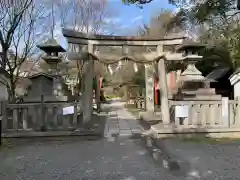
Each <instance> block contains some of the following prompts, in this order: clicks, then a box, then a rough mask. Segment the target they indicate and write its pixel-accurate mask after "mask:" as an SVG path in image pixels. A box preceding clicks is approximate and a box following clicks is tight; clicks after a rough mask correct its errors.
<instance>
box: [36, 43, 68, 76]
mask: <svg viewBox="0 0 240 180" xmlns="http://www.w3.org/2000/svg"><path fill="white" fill-rule="evenodd" d="M37 47H38V48H39V49H41V50H42V51H44V52H45V53H46V55H45V56H44V57H42V58H43V59H44V61H45V62H46V63H47V64H48V65H50V69H49V74H51V75H57V69H58V64H59V62H61V58H60V57H59V56H58V54H59V53H60V52H66V51H65V49H64V48H63V47H62V46H61V45H59V44H58V43H57V41H56V40H55V39H49V40H47V41H46V42H45V43H43V44H40V45H38V46H37Z"/></svg>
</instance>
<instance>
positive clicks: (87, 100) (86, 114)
mask: <svg viewBox="0 0 240 180" xmlns="http://www.w3.org/2000/svg"><path fill="white" fill-rule="evenodd" d="M88 52H89V53H93V45H92V44H88ZM86 66H87V67H86V73H87V74H86V75H85V79H84V81H85V83H84V96H83V102H84V103H83V104H82V108H83V123H86V122H89V121H90V120H91V116H92V109H93V108H92V105H93V77H94V60H93V58H92V56H91V55H89V59H88V61H87V64H86Z"/></svg>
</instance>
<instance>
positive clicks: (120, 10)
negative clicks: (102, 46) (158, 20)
mask: <svg viewBox="0 0 240 180" xmlns="http://www.w3.org/2000/svg"><path fill="white" fill-rule="evenodd" d="M109 6H110V8H111V9H113V10H114V11H115V10H116V15H115V16H116V18H117V19H118V24H120V25H121V28H122V29H125V28H127V29H135V28H137V27H139V26H141V25H142V24H148V23H149V20H150V18H151V17H152V16H155V15H157V14H158V12H160V11H161V9H174V6H172V5H169V4H168V0H153V1H152V2H151V3H149V4H145V5H144V6H143V8H142V9H140V8H139V7H137V6H136V5H123V4H122V2H121V0H109ZM118 33H119V34H122V33H124V32H121V31H119V32H118Z"/></svg>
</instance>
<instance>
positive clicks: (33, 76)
mask: <svg viewBox="0 0 240 180" xmlns="http://www.w3.org/2000/svg"><path fill="white" fill-rule="evenodd" d="M39 76H44V77H47V78H49V79H53V77H52V76H51V75H50V74H47V73H43V72H40V73H37V74H34V75H32V76H29V77H28V78H29V79H33V78H37V77H39Z"/></svg>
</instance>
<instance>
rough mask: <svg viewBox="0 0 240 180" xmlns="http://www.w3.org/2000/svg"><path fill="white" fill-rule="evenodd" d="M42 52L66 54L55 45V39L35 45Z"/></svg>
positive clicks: (60, 47)
mask: <svg viewBox="0 0 240 180" xmlns="http://www.w3.org/2000/svg"><path fill="white" fill-rule="evenodd" d="M37 47H38V48H39V49H41V50H42V51H44V52H66V50H65V49H64V48H63V47H62V46H61V45H60V44H58V43H57V41H56V40H55V39H52V38H51V39H48V40H47V41H46V42H44V43H42V44H39V45H37Z"/></svg>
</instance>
